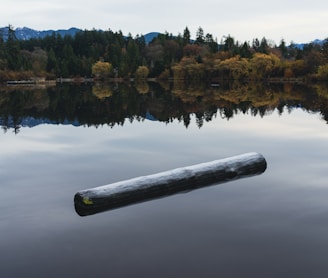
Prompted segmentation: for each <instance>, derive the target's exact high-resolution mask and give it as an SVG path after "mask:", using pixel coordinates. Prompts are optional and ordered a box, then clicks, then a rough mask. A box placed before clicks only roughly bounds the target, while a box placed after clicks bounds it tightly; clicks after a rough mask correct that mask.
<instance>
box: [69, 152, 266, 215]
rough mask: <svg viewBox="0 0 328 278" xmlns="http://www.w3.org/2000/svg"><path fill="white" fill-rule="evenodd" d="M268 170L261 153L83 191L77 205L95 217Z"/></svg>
mask: <svg viewBox="0 0 328 278" xmlns="http://www.w3.org/2000/svg"><path fill="white" fill-rule="evenodd" d="M266 167H267V164H266V161H265V158H264V157H263V156H262V155H261V154H259V153H246V154H242V155H238V156H233V157H229V158H225V159H220V160H215V161H211V162H206V163H201V164H197V165H193V166H188V167H183V168H177V169H174V170H170V171H165V172H161V173H158V174H153V175H149V176H142V177H137V178H133V179H129V180H125V181H120V182H116V183H112V184H109V185H103V186H99V187H95V188H90V189H86V190H82V191H79V192H77V193H76V194H75V196H74V205H75V210H76V212H77V214H79V215H80V216H86V215H91V214H95V213H99V212H103V211H106V210H111V209H115V208H119V207H123V206H127V205H131V204H135V203H140V202H144V201H149V200H152V199H156V198H161V197H165V196H169V195H173V194H176V193H181V192H188V191H191V190H194V189H198V188H201V187H205V186H209V185H213V184H218V183H222V182H226V181H230V180H235V179H240V178H244V177H249V176H254V175H258V174H261V173H263V172H264V171H265V169H266Z"/></svg>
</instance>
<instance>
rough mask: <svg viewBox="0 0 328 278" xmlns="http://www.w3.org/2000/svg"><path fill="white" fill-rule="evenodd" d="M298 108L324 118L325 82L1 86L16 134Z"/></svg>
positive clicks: (7, 123)
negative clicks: (42, 127) (50, 127)
mask: <svg viewBox="0 0 328 278" xmlns="http://www.w3.org/2000/svg"><path fill="white" fill-rule="evenodd" d="M296 107H300V108H302V109H304V110H306V111H309V112H320V113H321V115H322V118H323V119H324V120H325V121H326V122H328V88H327V86H326V87H325V86H319V85H318V84H316V85H313V86H305V85H301V84H291V83H288V84H272V83H271V84H268V85H266V84H261V83H255V84H238V83H232V84H231V83H228V84H220V86H215V87H214V86H210V85H209V84H197V83H196V84H185V83H184V82H174V83H164V86H163V85H162V84H160V83H137V84H136V86H134V84H133V83H119V84H111V83H109V84H95V85H94V86H92V85H90V84H89V85H86V84H83V85H58V86H56V87H51V88H37V89H33V88H16V87H14V88H11V87H10V88H9V87H3V88H2V89H0V124H1V126H2V129H3V130H4V132H7V131H8V129H12V130H13V132H15V133H18V132H19V129H20V127H21V126H29V127H33V126H35V125H38V124H41V123H50V124H72V125H82V126H96V127H98V126H102V125H108V126H110V127H114V126H115V125H124V123H125V122H126V121H129V122H133V121H144V120H145V119H149V120H157V121H161V122H165V123H170V122H172V121H174V120H178V121H179V122H182V123H183V124H184V126H185V127H188V126H189V125H190V123H191V119H192V115H194V116H195V119H196V124H197V126H198V127H199V128H201V127H202V126H203V125H204V123H205V122H209V121H211V120H212V119H213V118H215V117H217V116H219V117H221V118H222V119H227V120H230V119H232V118H233V117H234V116H235V115H237V114H240V113H242V114H250V115H252V116H254V117H256V116H260V117H264V116H265V115H268V114H271V113H272V112H273V111H275V110H276V111H278V113H279V114H283V113H284V112H286V111H287V112H288V111H291V110H292V109H294V108H296Z"/></svg>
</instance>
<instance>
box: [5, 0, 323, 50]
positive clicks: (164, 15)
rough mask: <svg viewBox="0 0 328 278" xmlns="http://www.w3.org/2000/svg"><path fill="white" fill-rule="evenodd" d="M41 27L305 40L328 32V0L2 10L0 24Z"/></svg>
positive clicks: (136, 1) (99, 3)
mask: <svg viewBox="0 0 328 278" xmlns="http://www.w3.org/2000/svg"><path fill="white" fill-rule="evenodd" d="M8 24H11V25H12V26H13V27H14V28H17V27H24V26H26V27H30V28H33V29H36V30H50V29H51V30H57V29H68V28H70V27H77V28H81V29H88V30H90V29H93V28H95V29H104V30H108V29H111V30H112V31H119V30H121V31H122V32H123V34H125V35H127V34H128V33H131V34H132V36H136V35H137V34H146V33H149V32H152V31H157V32H165V31H167V32H169V33H172V34H174V35H177V34H178V33H183V30H184V29H185V27H186V26H187V27H188V28H189V30H190V32H191V35H192V37H195V34H196V31H197V29H198V27H202V28H203V30H204V32H205V34H206V33H210V34H212V35H213V37H214V38H217V40H218V42H220V40H221V39H222V38H223V37H224V36H226V35H231V36H232V37H234V38H235V39H236V40H238V41H241V42H243V41H250V42H251V41H252V40H253V39H254V38H258V39H261V38H262V37H266V38H267V39H268V40H273V41H274V42H275V43H277V44H279V43H280V41H281V39H284V40H285V41H286V43H290V42H291V41H293V42H295V43H304V42H305V43H306V42H310V41H312V40H314V39H325V38H327V37H328V29H327V26H328V1H327V0H312V1H305V2H304V1H294V0H292V1H289V0H276V1H263V0H248V1H247V0H246V1H245V0H236V1H228V0H225V1H222V0H201V1H190V0H166V1H154V0H152V1H150V0H93V1H92V0H91V1H83V0H48V1H44V0H42V1H41V0H31V1H26V0H10V1H8V2H7V3H6V5H5V6H4V7H3V8H1V10H0V26H1V27H4V26H8Z"/></svg>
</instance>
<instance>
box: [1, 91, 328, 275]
mask: <svg viewBox="0 0 328 278" xmlns="http://www.w3.org/2000/svg"><path fill="white" fill-rule="evenodd" d="M147 86H150V87H146V88H145V89H143V90H141V89H140V87H139V91H138V90H136V89H135V88H131V87H129V86H126V87H125V86H123V85H119V86H118V87H113V88H112V87H110V88H109V87H108V88H102V91H101V90H100V88H93V93H92V90H91V89H92V88H90V87H88V86H80V87H65V88H61V87H57V88H51V89H48V90H44V89H39V90H35V89H34V90H29V89H14V90H8V89H7V88H6V89H4V90H2V91H0V93H1V94H0V119H1V125H2V128H3V132H1V133H0V152H1V156H0V177H1V184H0V189H1V190H0V212H1V213H0V250H1V260H0V273H1V274H0V277H327V275H328V261H327V260H328V259H327V258H328V202H327V200H328V171H327V169H328V126H327V122H326V120H325V113H326V112H325V111H327V109H326V107H327V104H328V98H326V97H325V96H327V95H328V93H327V91H325V90H321V91H318V90H314V89H309V88H305V89H304V88H299V87H297V86H294V87H291V88H286V87H285V88H280V87H279V88H276V87H265V88H262V87H261V88H257V89H250V88H242V89H240V90H236V89H235V88H230V89H229V90H228V89H222V88H220V89H218V88H212V87H209V88H200V89H199V88H197V89H195V88H194V89H190V88H180V87H179V88H173V89H172V88H166V89H163V88H162V89H161V88H157V87H156V86H155V85H147ZM152 86H155V87H152ZM95 89H96V90H95ZM141 93H142V94H141ZM252 151H255V152H259V153H261V154H263V156H264V157H265V158H266V160H267V163H268V167H267V170H266V171H265V172H264V173H263V174H261V175H259V176H255V177H250V178H245V179H241V180H237V181H232V182H228V183H224V184H219V185H215V186H212V187H208V188H204V189H199V190H196V191H192V192H190V193H186V194H178V195H175V196H171V197H168V198H162V199H158V200H154V201H150V202H146V203H140V204H137V205H132V206H127V207H124V208H120V209H116V210H112V211H107V212H104V213H100V214H96V215H93V216H87V217H80V216H78V215H77V213H76V212H75V209H74V203H73V198H74V194H75V193H76V192H77V191H79V190H82V189H86V188H90V187H95V186H100V185H104V184H109V183H112V182H116V181H119V180H125V179H128V178H132V177H137V176H141V175H148V174H153V173H157V172H161V171H165V170H169V169H174V168H176V167H181V166H187V165H192V164H197V163H201V162H207V161H211V160H215V159H220V158H224V157H229V156H233V155H237V154H241V153H245V152H252Z"/></svg>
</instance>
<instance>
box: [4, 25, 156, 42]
mask: <svg viewBox="0 0 328 278" xmlns="http://www.w3.org/2000/svg"><path fill="white" fill-rule="evenodd" d="M80 31H83V30H82V29H78V28H75V27H72V28H69V29H59V30H46V31H37V30H34V29H31V28H28V27H22V28H20V27H19V28H16V29H15V36H16V38H17V39H18V40H29V39H34V38H41V39H42V38H44V37H46V36H51V35H52V34H53V33H55V34H60V35H61V36H65V35H70V36H74V35H75V34H76V33H77V32H80ZM159 34H160V33H158V32H151V33H148V34H146V35H144V37H145V41H146V43H149V42H151V41H152V40H153V39H154V38H155V37H157V36H158V35H159ZM1 35H2V37H3V39H4V40H7V39H8V27H0V36H1Z"/></svg>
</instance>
